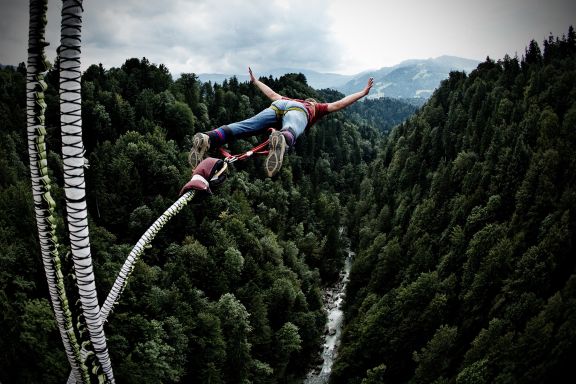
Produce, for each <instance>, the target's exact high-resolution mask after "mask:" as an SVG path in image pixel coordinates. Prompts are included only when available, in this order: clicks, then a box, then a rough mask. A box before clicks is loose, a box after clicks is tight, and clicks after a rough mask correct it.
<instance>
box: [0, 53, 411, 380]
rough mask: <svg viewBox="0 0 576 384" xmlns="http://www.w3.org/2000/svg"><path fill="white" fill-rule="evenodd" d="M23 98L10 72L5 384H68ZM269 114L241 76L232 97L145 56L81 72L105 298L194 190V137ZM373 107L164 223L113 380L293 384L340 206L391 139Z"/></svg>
mask: <svg viewBox="0 0 576 384" xmlns="http://www.w3.org/2000/svg"><path fill="white" fill-rule="evenodd" d="M46 80H47V83H48V89H47V91H46V102H47V104H48V107H47V112H46V123H47V126H48V127H49V129H48V135H47V148H48V165H49V169H50V171H51V173H52V174H51V177H53V179H54V180H55V185H54V187H53V189H52V191H51V193H52V195H53V196H54V199H55V200H57V202H60V201H61V200H62V190H61V187H62V160H61V156H60V155H59V153H58V148H59V141H60V135H59V132H58V126H59V111H58V108H57V106H58V104H57V103H58V76H57V71H55V70H52V71H50V72H48V74H47V76H46ZM263 80H264V81H266V82H268V83H269V84H270V85H271V86H272V87H274V88H275V89H276V90H278V91H279V92H281V93H284V94H286V95H287V96H292V97H299V98H307V97H315V98H318V99H322V98H325V100H329V99H330V97H336V98H339V97H342V95H340V94H337V93H334V94H332V95H331V96H330V95H328V93H330V92H328V91H316V90H314V89H312V88H311V87H309V86H308V85H307V84H306V79H305V77H304V76H302V75H300V74H290V75H286V76H283V77H282V78H280V79H263ZM24 84H25V67H24V66H21V67H19V68H18V69H13V68H10V67H7V68H2V69H0V117H1V118H0V212H2V215H0V250H1V252H0V288H1V289H0V292H1V293H0V310H1V311H2V314H3V316H2V318H1V319H0V326H1V327H2V329H3V331H4V333H3V337H2V338H0V351H1V352H0V381H2V382H10V383H24V382H40V381H41V382H46V383H52V382H62V381H64V380H65V379H66V377H67V375H68V367H67V366H66V359H65V356H63V351H62V350H61V341H60V339H59V335H58V333H57V332H56V331H55V330H56V328H55V323H54V321H53V318H52V317H51V312H50V309H49V307H48V306H47V302H46V297H47V296H48V293H47V291H46V284H45V283H44V280H45V276H44V273H43V269H42V263H41V260H40V258H39V252H38V244H37V239H36V228H35V221H34V216H33V202H32V196H31V191H30V186H29V182H28V181H27V180H28V179H29V171H28V165H27V159H28V155H27V144H26V137H25V123H26V122H25V114H24V111H25V102H26V101H25V86H24ZM269 102H270V101H269V100H267V99H265V98H264V97H263V96H262V95H261V93H260V92H259V91H258V90H257V89H256V88H255V87H254V86H253V85H252V84H249V83H239V82H238V80H237V79H234V78H232V79H230V80H228V81H226V82H224V84H222V85H216V84H214V85H213V84H211V83H206V84H203V83H200V82H199V81H198V79H197V77H196V75H194V74H182V75H181V76H180V78H178V79H176V80H172V78H171V76H170V75H169V73H168V71H167V69H166V68H165V67H164V66H163V65H156V64H152V63H150V62H149V61H148V60H146V59H145V58H143V59H136V58H133V59H129V60H127V61H126V62H125V63H124V65H122V66H121V67H120V68H110V69H105V68H104V67H103V66H102V65H91V66H89V67H88V69H87V70H86V71H85V72H84V74H83V77H82V103H83V105H82V117H83V126H84V132H83V134H84V144H85V147H86V157H87V158H88V159H89V162H90V167H89V168H87V169H86V170H85V173H86V184H87V187H86V190H87V199H88V208H89V219H90V234H91V252H92V256H93V261H94V271H95V274H96V280H97V281H96V283H97V287H98V294H99V299H100V301H102V300H103V299H104V297H105V295H106V294H107V292H108V291H109V289H110V288H111V286H112V283H113V281H114V279H115V277H116V273H117V271H118V270H119V269H120V266H121V265H122V264H123V262H124V260H125V258H126V256H127V255H128V254H129V252H130V250H131V248H132V246H133V245H134V244H135V242H136V241H137V240H138V239H139V237H140V236H141V235H142V233H143V232H144V231H145V230H146V229H147V227H148V226H150V225H151V224H152V222H153V221H154V220H155V219H156V218H157V217H158V216H159V215H160V214H161V213H162V212H164V210H165V209H166V207H167V206H169V205H170V204H171V203H172V202H173V201H174V200H175V199H176V197H177V196H178V192H179V190H180V188H181V186H182V185H183V184H184V183H185V182H186V181H187V180H188V179H189V178H190V169H189V167H188V165H187V154H188V150H189V148H190V139H191V137H192V135H193V134H194V133H196V132H198V131H203V130H208V129H212V128H214V127H216V126H218V125H219V124H226V123H230V122H232V121H235V120H240V119H244V118H247V117H248V116H250V115H252V114H254V113H255V112H258V111H260V110H261V109H263V108H265V107H267V106H268V105H269ZM370 110H371V109H368V110H366V109H361V110H360V111H353V112H349V111H343V112H339V113H337V114H334V115H331V116H328V117H327V118H326V119H324V121H322V122H320V123H319V124H318V125H317V126H315V128H314V129H312V130H310V131H308V132H306V134H305V135H304V136H303V137H302V138H301V140H299V142H298V143H297V145H296V148H295V150H293V151H291V152H290V153H288V155H287V157H286V161H285V165H284V166H283V168H282V171H281V172H280V174H279V175H278V176H277V177H276V178H275V179H269V178H266V177H265V176H264V172H263V169H262V168H263V161H262V159H260V158H255V159H253V160H251V161H247V162H243V163H240V162H238V163H235V164H234V165H233V167H232V171H231V172H230V175H229V180H228V181H227V182H226V183H225V184H224V185H223V186H221V187H220V188H219V189H218V190H215V194H214V195H212V196H206V195H204V196H200V195H199V196H197V197H196V198H195V200H193V201H192V202H191V203H190V204H189V206H188V207H186V209H184V210H183V211H182V212H180V213H179V214H178V215H177V216H176V217H174V218H172V219H171V221H170V222H169V223H168V224H167V225H166V226H165V227H164V228H163V229H162V231H161V232H160V233H159V234H158V236H157V237H156V238H155V240H154V242H153V244H152V247H150V248H148V249H146V251H145V253H144V255H142V257H141V259H140V260H139V261H138V262H137V263H136V266H135V268H134V271H133V273H132V275H131V276H130V279H129V281H128V285H127V287H126V289H125V291H124V292H123V294H122V296H121V298H120V300H119V303H118V304H117V305H116V306H115V307H114V311H113V312H112V313H111V314H110V316H109V319H108V322H107V323H106V325H105V327H106V334H107V337H108V346H109V351H110V354H111V360H112V364H113V368H114V371H115V376H116V379H117V381H118V382H122V383H143V382H144V383H148V382H149V383H158V382H163V383H175V382H182V383H246V382H252V383H266V384H270V383H286V382H299V381H301V379H302V377H303V376H304V375H305V373H306V372H307V370H308V367H309V365H310V363H311V362H312V361H314V360H315V359H316V358H317V354H318V349H319V346H320V345H321V342H322V335H323V331H324V325H325V320H326V318H325V313H324V311H323V309H322V305H321V287H322V286H324V285H327V284H330V283H332V282H333V281H334V280H335V279H336V278H337V277H338V271H339V270H340V269H341V266H342V265H343V260H344V257H345V255H346V252H345V249H346V247H347V246H348V245H349V239H348V232H349V231H350V230H347V229H346V228H345V227H346V225H347V221H348V216H347V212H348V209H349V208H348V207H349V205H350V204H351V203H352V202H354V201H355V200H356V198H355V194H357V193H359V191H360V190H361V186H360V181H361V180H362V179H363V178H364V177H365V175H366V172H367V170H368V166H367V164H368V163H369V162H371V161H372V160H373V159H374V158H375V157H376V153H377V150H376V148H377V146H378V145H379V143H380V141H381V139H382V135H381V133H380V132H379V127H377V126H375V125H373V123H372V122H374V121H376V120H377V113H376V114H375V113H372V114H371V116H370V118H368V117H367V114H368V111H370ZM407 111H409V110H404V112H407ZM410 113H411V112H410ZM258 139H259V138H252V139H249V140H246V141H239V142H237V143H235V144H234V145H235V146H237V147H242V146H247V145H249V144H255V143H256V141H257V140H258ZM60 206H61V205H60ZM60 227H61V226H60ZM60 227H59V228H60ZM65 272H66V269H65ZM67 283H73V281H71V280H70V279H68V280H67ZM30 361H33V362H34V364H33V365H31V364H30Z"/></svg>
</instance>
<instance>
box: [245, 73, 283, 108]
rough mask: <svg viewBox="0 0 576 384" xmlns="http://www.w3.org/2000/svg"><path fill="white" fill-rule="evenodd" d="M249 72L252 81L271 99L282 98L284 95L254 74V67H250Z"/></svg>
mask: <svg viewBox="0 0 576 384" xmlns="http://www.w3.org/2000/svg"><path fill="white" fill-rule="evenodd" d="M248 73H249V74H250V81H252V82H253V83H254V85H256V86H257V87H258V89H260V91H262V93H263V94H265V95H266V96H267V97H268V98H269V99H270V100H272V101H275V100H280V99H281V98H282V95H280V94H278V93H276V92H274V91H273V90H272V88H270V87H269V86H267V85H266V84H264V83H263V82H261V81H260V80H258V79H257V78H256V77H254V74H253V73H252V69H251V68H250V67H248Z"/></svg>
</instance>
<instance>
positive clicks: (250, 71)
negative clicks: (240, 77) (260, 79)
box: [248, 67, 256, 83]
mask: <svg viewBox="0 0 576 384" xmlns="http://www.w3.org/2000/svg"><path fill="white" fill-rule="evenodd" d="M248 73H249V74H250V81H251V82H253V83H255V82H256V78H255V77H254V74H253V73H252V68H250V67H248Z"/></svg>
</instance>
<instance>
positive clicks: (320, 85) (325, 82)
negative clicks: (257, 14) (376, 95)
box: [198, 68, 358, 89]
mask: <svg viewBox="0 0 576 384" xmlns="http://www.w3.org/2000/svg"><path fill="white" fill-rule="evenodd" d="M287 73H302V74H303V75H304V76H306V80H307V82H308V85H310V86H311V87H312V88H315V89H324V88H332V89H335V88H336V87H341V86H344V85H345V84H346V83H347V82H349V81H350V80H352V79H353V78H354V77H355V76H358V75H340V74H337V73H321V72H316V71H311V70H306V69H296V68H275V69H271V70H266V71H259V72H258V73H257V74H256V75H257V76H265V77H268V76H272V77H275V78H278V77H280V76H282V75H285V74H287ZM232 76H236V78H237V79H238V81H240V82H245V81H248V80H249V77H248V75H247V74H242V75H229V74H228V75H227V74H221V73H201V74H199V75H198V78H199V80H200V81H202V82H208V81H210V82H212V83H219V84H222V82H223V81H224V80H228V79H230V78H231V77H232Z"/></svg>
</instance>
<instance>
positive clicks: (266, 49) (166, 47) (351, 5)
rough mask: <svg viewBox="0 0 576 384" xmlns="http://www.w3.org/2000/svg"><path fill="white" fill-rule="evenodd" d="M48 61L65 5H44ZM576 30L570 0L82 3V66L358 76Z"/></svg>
mask: <svg viewBox="0 0 576 384" xmlns="http://www.w3.org/2000/svg"><path fill="white" fill-rule="evenodd" d="M0 7H1V8H0V9H1V11H0V12H1V13H0V14H1V15H2V16H0V63H2V64H18V63H19V62H24V61H26V48H27V36H28V1H26V0H0ZM48 7H49V14H48V27H47V28H48V33H47V41H48V42H49V43H50V46H49V47H48V48H47V50H48V55H47V56H48V58H49V59H51V60H53V58H54V56H55V51H56V47H57V46H58V42H59V33H60V32H59V31H60V12H61V1H57V0H49V1H48ZM570 25H574V26H575V27H576V1H574V0H546V1H544V0H483V1H478V0H162V1H142V0H97V1H84V14H83V30H82V66H83V68H84V69H85V68H86V67H87V66H89V65H90V64H98V63H102V64H103V65H104V67H105V68H107V69H108V68H111V67H119V66H121V65H122V64H123V63H124V61H125V60H126V59H128V58H131V57H137V58H142V57H146V58H147V59H148V60H149V61H150V62H152V63H155V64H164V65H166V66H167V67H168V69H169V70H170V72H172V74H173V75H175V76H178V74H180V73H182V72H194V73H226V74H244V73H245V72H246V67H247V66H249V65H250V66H251V67H252V68H253V69H254V71H255V72H257V73H258V71H264V70H266V69H273V68H299V69H310V70H316V71H319V72H334V73H341V74H354V73H358V72H360V71H363V70H367V69H377V68H381V67H387V66H393V65H395V64H398V63H400V62H401V61H402V60H406V59H426V58H430V57H437V56H440V55H454V56H460V57H464V58H470V59H478V60H484V59H485V58H486V56H490V57H491V58H493V59H500V58H502V57H504V55H505V54H509V55H510V56H514V55H515V54H517V55H518V57H521V56H522V54H523V53H524V49H525V47H526V46H527V45H528V43H529V42H530V40H532V39H534V40H536V41H537V42H538V43H539V44H540V45H542V41H543V40H544V39H546V38H547V37H548V36H549V34H550V33H552V34H553V35H554V36H562V35H563V34H566V33H567V31H568V27H569V26H570Z"/></svg>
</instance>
